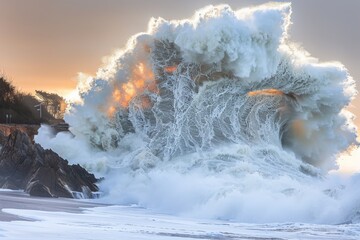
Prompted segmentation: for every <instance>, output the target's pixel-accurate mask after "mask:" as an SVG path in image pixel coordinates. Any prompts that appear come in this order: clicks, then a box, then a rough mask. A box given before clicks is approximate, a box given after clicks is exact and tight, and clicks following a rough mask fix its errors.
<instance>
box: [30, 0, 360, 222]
mask: <svg viewBox="0 0 360 240" xmlns="http://www.w3.org/2000/svg"><path fill="white" fill-rule="evenodd" d="M290 14H291V5H290V4H289V3H281V4H280V3H279V4H274V3H273V4H267V5H262V6H259V7H252V8H245V9H240V10H238V11H233V10H232V9H231V8H230V7H229V6H227V5H220V6H209V7H206V8H204V9H201V10H199V11H197V12H196V13H195V15H194V16H193V17H192V18H191V19H185V20H181V21H166V20H164V19H161V18H158V19H152V20H151V21H150V23H149V29H148V31H147V32H146V33H140V34H138V35H136V36H134V37H132V38H131V39H130V40H129V42H128V44H127V47H126V48H125V49H123V50H121V51H118V52H117V53H115V54H114V55H113V56H112V57H110V58H108V62H107V64H106V65H105V66H104V67H102V68H100V69H99V71H98V73H97V75H96V76H95V77H86V78H84V80H82V81H81V83H80V84H79V87H78V92H79V97H80V100H79V101H76V102H73V103H72V105H71V107H70V109H69V111H68V113H67V115H66V116H65V119H66V121H67V122H68V123H69V124H70V126H71V128H70V129H71V132H72V133H73V135H71V134H66V133H59V134H57V135H56V137H54V136H53V134H51V132H50V129H48V128H47V127H45V126H43V127H42V128H41V129H40V130H39V135H38V136H36V138H35V140H36V141H37V142H39V143H41V144H42V145H43V146H44V147H47V148H51V149H53V150H54V151H56V152H58V153H59V154H60V155H61V156H63V157H64V158H67V159H68V160H69V161H70V162H72V163H80V164H82V165H83V166H85V167H86V168H87V169H89V170H90V171H93V172H95V173H97V174H98V176H104V177H105V180H104V181H103V182H102V183H101V189H102V190H103V191H104V192H105V194H106V196H105V197H104V200H106V201H109V202H116V203H122V204H133V203H135V204H139V205H140V206H144V207H148V208H153V209H157V210H159V211H163V212H168V213H172V214H182V215H196V216H201V217H210V218H223V219H237V220H240V221H246V222H272V221H282V222H283V221H302V222H321V223H340V222H344V221H348V220H351V219H356V212H357V210H359V206H358V202H359V200H360V194H358V193H356V187H355V186H356V184H357V183H358V182H359V178H358V177H357V176H354V177H353V178H352V179H350V180H349V179H345V180H344V179H340V177H336V176H329V175H327V172H328V171H329V170H332V169H335V168H336V158H337V156H338V154H339V153H341V152H343V151H345V150H347V149H348V148H349V147H352V146H354V145H355V144H356V129H355V126H354V125H353V123H352V115H351V114H350V113H349V112H347V111H346V110H345V108H346V107H347V106H348V104H349V102H350V101H351V100H352V99H353V97H354V95H355V94H356V90H355V85H354V80H353V79H352V78H351V76H349V74H348V72H347V70H346V68H345V67H344V66H343V65H341V64H340V63H319V62H318V61H317V59H315V58H312V57H311V56H310V55H309V54H308V53H307V52H305V51H303V50H301V49H300V48H299V47H297V45H296V44H294V43H293V42H292V41H291V39H290V37H289V35H288V28H289V26H290V24H291V21H290Z"/></svg>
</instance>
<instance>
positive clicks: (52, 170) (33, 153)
mask: <svg viewBox="0 0 360 240" xmlns="http://www.w3.org/2000/svg"><path fill="white" fill-rule="evenodd" d="M0 145H2V146H1V147H0V188H9V189H24V190H25V191H26V192H27V193H29V194H30V195H32V196H41V197H66V198H73V197H74V194H73V192H81V193H83V195H85V197H92V194H91V192H96V191H98V187H97V186H96V182H97V179H96V178H95V176H94V175H93V174H90V173H88V172H87V171H86V170H85V169H84V168H82V167H81V166H80V165H69V164H68V161H66V160H64V159H62V158H61V157H60V156H59V155H57V154H56V153H55V152H53V151H52V150H45V149H43V148H42V147H41V146H40V145H39V144H33V143H32V141H31V139H30V138H29V136H28V135H27V134H26V133H23V132H21V131H14V132H13V133H11V134H10V135H9V136H8V137H7V138H6V137H5V136H4V135H3V134H0Z"/></svg>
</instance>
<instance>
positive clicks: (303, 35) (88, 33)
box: [0, 0, 360, 168]
mask: <svg viewBox="0 0 360 240" xmlns="http://www.w3.org/2000/svg"><path fill="white" fill-rule="evenodd" d="M266 2H268V1H265V0H220V1H219V0H196V1H194V0H181V1H178V0H176V1H174V0H152V1H145V0H142V1H141V0H131V1H126V0H101V1H100V0H61V1H55V0H0V73H2V74H4V75H5V76H6V77H7V78H8V79H10V80H11V81H12V82H13V83H14V85H15V86H17V87H18V88H19V89H21V90H22V91H25V92H30V93H33V92H34V90H45V91H50V92H56V93H59V94H61V95H67V94H69V93H70V92H71V90H73V89H74V88H75V86H76V84H77V75H78V73H79V72H83V73H86V74H90V75H94V74H95V72H96V70H97V69H98V67H99V66H101V65H102V59H103V57H105V56H109V55H111V54H112V53H113V52H114V51H115V50H116V49H118V48H122V47H124V46H125V44H126V42H127V40H128V39H129V37H130V36H132V35H134V34H136V33H138V32H142V31H146V29H147V24H148V21H149V19H150V18H151V17H159V16H161V17H163V18H165V19H168V20H170V19H183V18H188V17H191V16H192V15H193V14H194V11H195V10H197V9H199V8H202V7H204V6H206V5H209V4H213V5H216V4H221V3H227V4H229V5H230V6H231V7H232V8H233V9H238V8H241V7H246V6H250V5H257V4H261V3H266ZM291 2H292V8H293V14H292V21H293V25H292V27H291V31H290V34H291V39H292V40H293V41H296V42H298V43H299V44H301V45H302V46H303V47H304V49H306V50H307V51H309V52H310V53H311V54H312V55H313V56H314V57H317V58H319V59H320V60H321V61H334V60H337V61H340V62H342V63H343V64H344V65H345V66H346V67H347V68H348V70H349V72H350V74H351V75H352V76H353V78H354V79H355V80H357V82H358V81H360V68H359V67H358V66H360V58H359V56H360V46H359V44H360V30H359V24H360V14H359V13H358V12H359V10H360V1H358V0H343V1H328V0H293V1H291ZM359 106H360V97H358V98H357V99H355V101H354V102H353V104H352V107H350V109H351V111H352V112H354V113H355V114H356V115H359V116H360V110H359V109H360V108H359ZM356 123H357V125H358V126H360V120H359V119H356ZM359 156H360V152H359ZM359 168H360V167H359Z"/></svg>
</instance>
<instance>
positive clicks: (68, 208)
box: [0, 190, 105, 222]
mask: <svg viewBox="0 0 360 240" xmlns="http://www.w3.org/2000/svg"><path fill="white" fill-rule="evenodd" d="M99 206H105V205H104V204H99V203H92V202H86V201H85V200H84V201H81V200H77V199H76V200H75V199H66V198H41V197H31V196H29V195H28V194H26V193H24V192H23V191H11V190H0V221H6V222H8V221H15V220H26V221H32V219H24V218H21V217H18V216H16V215H12V214H8V213H4V212H3V211H2V209H4V208H14V209H30V210H41V211H53V212H69V213H81V212H82V211H83V209H82V208H91V207H99Z"/></svg>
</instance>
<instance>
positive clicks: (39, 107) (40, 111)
mask: <svg viewBox="0 0 360 240" xmlns="http://www.w3.org/2000/svg"><path fill="white" fill-rule="evenodd" d="M42 104H43V103H42V102H41V103H40V104H38V105H35V106H34V107H36V108H37V107H38V108H37V110H38V111H39V113H40V119H41V118H42V110H41V109H42V107H41V106H42Z"/></svg>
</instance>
